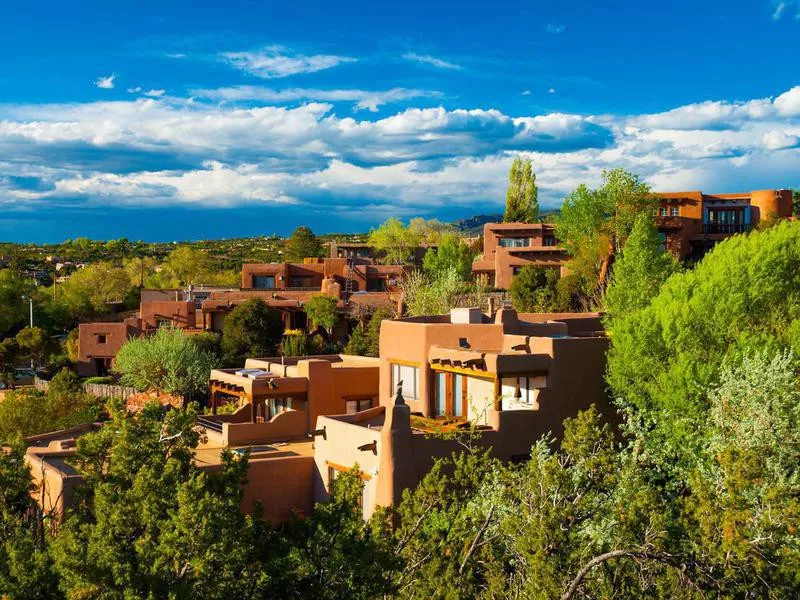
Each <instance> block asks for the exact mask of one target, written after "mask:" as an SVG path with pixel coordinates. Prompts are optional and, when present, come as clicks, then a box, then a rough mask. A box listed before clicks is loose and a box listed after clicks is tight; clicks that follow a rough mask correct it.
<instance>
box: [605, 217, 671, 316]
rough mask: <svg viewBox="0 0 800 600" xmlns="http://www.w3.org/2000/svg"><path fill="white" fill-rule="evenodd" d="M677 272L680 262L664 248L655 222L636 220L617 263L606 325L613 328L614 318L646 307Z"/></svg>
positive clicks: (608, 302) (612, 277) (610, 283)
mask: <svg viewBox="0 0 800 600" xmlns="http://www.w3.org/2000/svg"><path fill="white" fill-rule="evenodd" d="M677 271H678V263H677V261H676V260H675V258H674V257H673V256H672V254H670V253H669V252H665V251H663V250H662V249H661V240H660V239H659V237H658V230H657V229H656V226H655V224H654V223H653V219H652V218H650V215H648V214H647V213H642V214H640V215H639V217H638V218H637V219H636V224H635V225H634V226H633V230H632V231H631V234H630V237H629V238H628V242H627V244H625V247H624V248H623V249H622V252H620V254H619V257H618V258H617V260H616V261H615V262H614V270H613V272H612V276H611V281H610V282H609V285H608V288H607V289H606V296H605V299H604V303H603V308H604V309H605V311H606V316H607V318H606V322H607V324H608V325H609V326H610V327H611V328H613V322H614V317H616V316H622V315H626V314H629V313H630V312H632V311H635V310H640V309H642V308H644V307H645V306H647V305H648V304H649V303H650V301H651V300H652V299H653V298H654V297H655V296H656V294H658V291H659V290H660V289H661V286H662V284H663V283H664V282H665V281H666V280H667V279H669V277H670V275H672V274H673V273H675V272H677Z"/></svg>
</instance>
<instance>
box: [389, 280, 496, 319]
mask: <svg viewBox="0 0 800 600" xmlns="http://www.w3.org/2000/svg"><path fill="white" fill-rule="evenodd" d="M400 288H401V289H402V290H403V301H404V302H405V304H406V307H407V310H408V314H409V315H410V316H412V317H413V316H420V315H442V314H447V313H449V312H450V309H452V308H458V307H469V306H483V305H484V304H485V303H486V294H487V290H486V287H485V285H484V283H483V282H482V281H481V280H478V281H475V282H464V281H462V280H461V279H460V278H459V276H458V273H457V272H456V271H455V270H453V269H450V270H448V271H446V272H445V273H443V274H441V275H440V276H439V277H437V278H436V279H433V278H432V277H430V276H429V275H428V274H427V273H425V272H423V271H419V270H416V271H412V272H411V273H409V274H408V275H406V276H405V277H403V279H402V280H401V281H400Z"/></svg>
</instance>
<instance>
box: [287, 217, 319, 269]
mask: <svg viewBox="0 0 800 600" xmlns="http://www.w3.org/2000/svg"><path fill="white" fill-rule="evenodd" d="M320 254H322V243H321V242H320V241H319V239H317V236H315V235H314V232H313V231H311V229H309V228H308V227H305V226H301V227H298V228H297V229H295V230H294V231H293V232H292V235H291V236H289V239H288V240H286V254H285V256H286V260H287V261H288V262H303V259H304V258H315V257H317V256H319V255H320Z"/></svg>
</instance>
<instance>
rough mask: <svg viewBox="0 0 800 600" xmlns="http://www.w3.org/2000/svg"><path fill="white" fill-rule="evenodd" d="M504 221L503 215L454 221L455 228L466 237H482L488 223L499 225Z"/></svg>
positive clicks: (479, 216) (480, 216) (478, 216)
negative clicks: (484, 227)
mask: <svg viewBox="0 0 800 600" xmlns="http://www.w3.org/2000/svg"><path fill="white" fill-rule="evenodd" d="M502 220H503V214H502V213H500V214H497V215H475V216H474V217H468V218H466V219H459V220H458V221H453V227H455V228H456V229H458V230H459V231H460V232H461V233H463V234H465V235H481V234H482V233H483V226H484V225H486V223H499V222H501V221H502Z"/></svg>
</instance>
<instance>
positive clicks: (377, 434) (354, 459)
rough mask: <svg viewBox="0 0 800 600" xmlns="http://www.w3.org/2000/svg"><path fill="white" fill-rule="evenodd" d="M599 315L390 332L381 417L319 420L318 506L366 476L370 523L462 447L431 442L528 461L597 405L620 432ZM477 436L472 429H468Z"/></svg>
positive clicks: (478, 318)
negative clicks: (335, 484) (463, 440)
mask: <svg viewBox="0 0 800 600" xmlns="http://www.w3.org/2000/svg"><path fill="white" fill-rule="evenodd" d="M601 328H602V325H601V324H600V319H599V316H598V315H588V316H587V315H517V313H515V312H514V311H513V310H510V309H502V310H500V311H498V312H497V314H496V315H495V317H494V318H493V319H490V318H489V317H487V316H486V315H484V314H483V313H481V312H480V311H479V310H478V309H456V310H454V311H452V312H451V314H450V315H442V316H436V317H421V318H408V319H400V320H395V321H384V323H383V326H382V328H381V342H380V347H381V356H380V362H381V373H380V406H378V407H376V408H373V409H369V410H366V411H362V412H360V413H357V414H353V415H340V416H323V417H319V418H318V419H317V425H316V431H315V433H316V437H315V452H314V460H315V462H316V468H317V472H318V474H319V478H318V480H317V483H316V487H315V494H316V499H317V500H318V501H324V500H325V499H326V498H327V495H328V492H329V489H330V483H331V481H332V480H333V479H335V478H336V477H337V476H338V474H339V473H341V472H343V471H345V470H347V469H350V468H352V467H353V466H354V465H356V464H357V465H359V468H360V470H361V472H362V478H363V480H364V482H365V487H364V497H363V506H364V511H365V515H369V514H371V512H372V511H373V510H374V508H375V506H377V505H394V504H396V503H397V502H399V500H400V498H401V495H402V492H403V490H405V489H408V488H410V487H413V486H415V485H416V484H417V483H418V482H419V481H420V479H421V478H422V477H424V475H425V474H426V473H427V472H428V471H429V470H430V468H431V466H432V465H433V461H434V460H435V459H436V458H437V457H443V456H448V455H449V454H450V453H451V452H453V451H457V450H458V448H459V447H460V446H459V442H458V441H457V440H452V439H442V438H441V437H438V436H435V435H431V434H432V432H435V431H436V430H437V429H440V428H441V426H444V427H446V428H449V429H452V430H453V431H455V432H458V431H463V435H467V434H468V433H467V432H469V431H471V432H472V433H471V434H472V435H476V436H477V439H476V443H479V444H481V445H483V446H484V447H487V448H491V452H492V453H493V455H495V456H497V457H499V458H501V459H503V460H511V461H517V460H525V459H526V458H527V457H528V456H529V455H530V449H531V446H532V445H533V444H534V443H535V442H536V441H537V440H538V439H540V438H541V437H542V436H543V435H546V434H548V433H551V434H552V435H554V436H556V437H557V438H558V437H560V435H561V433H562V431H563V428H562V421H563V420H564V419H565V418H567V417H570V416H574V415H575V414H576V413H577V412H578V411H580V410H583V409H586V408H588V407H589V406H590V405H592V404H595V405H596V406H598V408H599V409H600V410H601V411H602V412H603V413H605V414H606V415H607V417H608V418H609V419H610V420H611V421H612V422H614V421H615V420H616V413H615V411H614V410H613V408H612V407H611V405H610V403H609V399H608V396H607V393H606V389H605V383H604V372H605V352H606V349H607V347H608V339H607V338H606V337H605V335H604V334H603V332H602V331H601ZM471 428H474V429H471Z"/></svg>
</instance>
